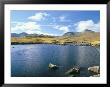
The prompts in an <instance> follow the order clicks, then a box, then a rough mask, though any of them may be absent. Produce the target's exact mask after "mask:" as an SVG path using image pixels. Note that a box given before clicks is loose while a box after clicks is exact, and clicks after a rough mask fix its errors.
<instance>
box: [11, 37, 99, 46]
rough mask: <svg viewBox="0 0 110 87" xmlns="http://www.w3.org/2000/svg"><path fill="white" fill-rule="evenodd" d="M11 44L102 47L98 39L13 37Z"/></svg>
mask: <svg viewBox="0 0 110 87" xmlns="http://www.w3.org/2000/svg"><path fill="white" fill-rule="evenodd" d="M11 44H59V45H66V44H74V45H86V46H100V41H99V38H98V37H96V38H91V37H90V38H89V37H88V38H87V37H12V38H11Z"/></svg>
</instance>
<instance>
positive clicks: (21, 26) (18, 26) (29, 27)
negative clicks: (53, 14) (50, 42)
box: [11, 22, 41, 33]
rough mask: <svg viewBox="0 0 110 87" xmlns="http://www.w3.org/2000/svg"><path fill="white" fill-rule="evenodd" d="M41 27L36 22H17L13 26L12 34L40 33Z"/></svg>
mask: <svg viewBox="0 0 110 87" xmlns="http://www.w3.org/2000/svg"><path fill="white" fill-rule="evenodd" d="M40 29H41V28H40V25H38V24H37V23H36V22H18V23H17V22H16V23H15V25H14V26H11V30H12V32H19V33H20V32H27V33H29V32H30V33H32V32H35V31H36V32H39V31H40Z"/></svg>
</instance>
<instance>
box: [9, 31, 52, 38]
mask: <svg viewBox="0 0 110 87" xmlns="http://www.w3.org/2000/svg"><path fill="white" fill-rule="evenodd" d="M45 36H46V37H52V36H49V35H44V34H36V33H35V34H28V33H26V32H22V33H19V34H18V33H11V37H45Z"/></svg>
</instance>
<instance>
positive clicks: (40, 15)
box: [28, 12, 49, 21]
mask: <svg viewBox="0 0 110 87" xmlns="http://www.w3.org/2000/svg"><path fill="white" fill-rule="evenodd" d="M47 16H49V14H47V13H46V12H40V13H36V14H35V15H34V16H30V17H28V19H30V20H33V21H41V20H44V19H45V17H47Z"/></svg>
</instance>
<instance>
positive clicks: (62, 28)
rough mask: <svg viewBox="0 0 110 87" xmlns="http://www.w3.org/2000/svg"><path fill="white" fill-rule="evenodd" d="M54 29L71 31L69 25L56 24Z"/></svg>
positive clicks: (64, 31)
mask: <svg viewBox="0 0 110 87" xmlns="http://www.w3.org/2000/svg"><path fill="white" fill-rule="evenodd" d="M54 29H57V30H60V31H63V33H66V32H69V28H68V26H59V25H57V26H54Z"/></svg>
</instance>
